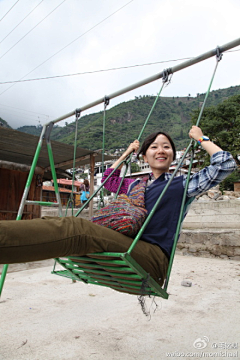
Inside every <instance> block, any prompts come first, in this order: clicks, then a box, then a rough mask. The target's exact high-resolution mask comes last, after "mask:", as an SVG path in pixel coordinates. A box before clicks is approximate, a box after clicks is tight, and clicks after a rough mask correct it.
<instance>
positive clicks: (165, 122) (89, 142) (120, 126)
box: [52, 86, 240, 151]
mask: <svg viewBox="0 0 240 360" xmlns="http://www.w3.org/2000/svg"><path fill="white" fill-rule="evenodd" d="M237 94H240V86H235V87H231V88H228V89H220V90H216V91H212V92H211V93H210V94H209V97H208V100H207V107H209V106H216V105H218V104H219V103H221V102H222V101H223V100H225V99H227V98H228V97H230V96H233V95H237ZM204 97H205V94H197V96H196V97H191V96H189V97H161V98H159V100H158V101H157V104H156V106H155V108H154V110H153V112H152V114H151V117H150V119H149V121H148V123H147V125H146V127H145V130H144V132H143V134H142V137H141V140H142V139H144V138H145V137H146V136H147V135H148V134H150V133H152V132H155V131H157V130H163V131H166V132H168V133H169V134H170V135H171V136H172V138H173V140H174V142H175V144H176V147H177V149H178V150H181V149H183V148H184V147H186V146H187V144H188V142H189V137H188V131H189V129H190V127H191V114H192V112H193V111H194V110H196V109H199V108H200V106H201V104H202V102H203V101H204ZM155 99H156V97H155V96H149V95H146V96H142V97H141V96H140V97H136V98H135V99H134V100H130V101H127V102H123V103H121V104H118V105H116V106H114V107H113V108H111V109H109V110H107V111H106V125H105V149H106V150H108V151H113V150H115V149H117V148H126V147H127V146H128V144H129V143H130V142H132V141H133V140H134V139H136V138H138V136H139V134H140V131H141V130H142V128H143V125H144V123H145V120H146V118H147V116H148V114H149V111H150V110H151V108H152V105H153V103H154V101H155ZM102 131H103V111H102V112H98V113H94V114H90V115H85V116H83V117H81V118H80V119H79V122H78V136H77V143H78V146H80V147H83V148H86V149H91V150H96V149H101V148H102V137H103V136H102ZM52 138H53V139H54V140H58V141H62V142H64V143H67V144H74V138H75V122H74V123H71V124H69V125H67V126H65V127H63V128H60V129H58V132H56V133H55V134H53V136H52Z"/></svg>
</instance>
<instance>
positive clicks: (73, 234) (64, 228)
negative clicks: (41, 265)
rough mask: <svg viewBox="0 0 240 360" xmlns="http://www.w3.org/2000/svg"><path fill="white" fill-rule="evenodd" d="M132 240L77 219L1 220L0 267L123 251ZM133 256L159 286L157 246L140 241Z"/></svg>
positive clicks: (163, 265) (163, 263)
mask: <svg viewBox="0 0 240 360" xmlns="http://www.w3.org/2000/svg"><path fill="white" fill-rule="evenodd" d="M132 241H133V239H132V238H129V237H127V236H125V235H122V234H120V233H118V232H116V231H113V230H111V229H108V228H105V227H103V226H99V225H96V224H94V223H92V222H90V221H88V220H86V219H82V218H78V217H74V216H71V217H64V218H59V217H43V218H41V219H34V220H19V221H16V220H10V221H0V264H13V263H23V262H30V261H39V260H46V259H51V258H56V257H62V256H70V255H72V256H83V255H86V254H89V253H92V252H126V251H127V250H128V248H129V247H130V245H131V243H132ZM131 255H132V257H133V258H134V259H135V260H136V261H137V262H138V264H139V265H141V266H142V268H143V269H144V270H145V271H147V272H148V273H149V274H150V275H151V276H152V277H153V278H154V280H156V281H157V282H158V283H159V284H160V285H162V284H163V281H164V279H165V276H166V272H167V266H168V259H167V257H166V255H165V254H164V253H163V252H162V250H161V249H160V247H158V246H157V245H152V244H149V243H147V242H145V241H142V240H139V241H138V242H137V244H136V246H135V247H134V249H133V251H132V253H131Z"/></svg>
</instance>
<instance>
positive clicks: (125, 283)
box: [52, 252, 168, 299]
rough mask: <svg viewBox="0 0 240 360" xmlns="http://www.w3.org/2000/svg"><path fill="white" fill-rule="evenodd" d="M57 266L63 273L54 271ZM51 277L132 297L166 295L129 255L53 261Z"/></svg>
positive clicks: (104, 255)
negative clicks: (78, 282)
mask: <svg viewBox="0 0 240 360" xmlns="http://www.w3.org/2000/svg"><path fill="white" fill-rule="evenodd" d="M57 264H60V265H61V266H62V267H63V268H64V270H56V265H57ZM52 274H56V275H59V276H63V277H66V278H69V279H72V280H78V281H82V282H84V283H86V284H94V285H100V286H105V287H109V288H112V289H114V290H117V291H120V292H125V293H129V294H132V295H139V296H140V295H143V296H145V295H149V296H151V295H152V296H158V297H162V298H164V299H168V293H167V292H166V291H165V290H164V289H163V288H162V287H161V286H160V285H159V284H158V283H157V282H156V281H155V280H154V279H153V278H151V277H150V275H149V274H148V273H147V272H146V271H145V270H144V269H143V268H142V267H141V266H140V265H139V264H138V263H137V262H136V261H135V260H134V259H133V258H132V257H131V256H130V255H129V254H128V253H109V252H103V253H92V254H88V255H86V256H79V257H78V256H71V257H66V258H56V259H55V265H54V268H53V271H52Z"/></svg>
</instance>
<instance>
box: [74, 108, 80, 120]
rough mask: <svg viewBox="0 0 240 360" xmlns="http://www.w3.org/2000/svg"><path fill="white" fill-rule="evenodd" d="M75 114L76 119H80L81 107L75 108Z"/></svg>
mask: <svg viewBox="0 0 240 360" xmlns="http://www.w3.org/2000/svg"><path fill="white" fill-rule="evenodd" d="M75 115H76V119H79V117H80V115H81V109H76V110H75Z"/></svg>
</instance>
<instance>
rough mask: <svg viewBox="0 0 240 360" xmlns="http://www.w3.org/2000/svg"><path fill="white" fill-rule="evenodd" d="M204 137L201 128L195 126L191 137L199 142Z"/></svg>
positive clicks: (191, 131) (190, 133)
mask: <svg viewBox="0 0 240 360" xmlns="http://www.w3.org/2000/svg"><path fill="white" fill-rule="evenodd" d="M202 136H203V132H202V130H201V129H200V127H198V126H195V125H193V126H192V128H191V130H190V131H189V137H190V138H191V139H194V140H196V141H198V140H199V139H200V138H201V137H202Z"/></svg>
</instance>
